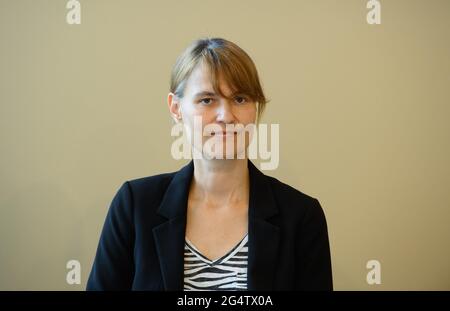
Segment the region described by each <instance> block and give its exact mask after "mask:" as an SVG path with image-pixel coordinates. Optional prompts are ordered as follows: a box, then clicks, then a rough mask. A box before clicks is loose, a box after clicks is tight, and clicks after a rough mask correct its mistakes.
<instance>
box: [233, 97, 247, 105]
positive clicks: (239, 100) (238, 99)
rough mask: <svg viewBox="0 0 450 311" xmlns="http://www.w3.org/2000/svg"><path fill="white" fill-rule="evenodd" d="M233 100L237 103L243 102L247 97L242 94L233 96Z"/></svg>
mask: <svg viewBox="0 0 450 311" xmlns="http://www.w3.org/2000/svg"><path fill="white" fill-rule="evenodd" d="M234 100H235V101H236V102H237V103H238V104H243V103H245V102H246V101H247V99H246V98H245V97H243V96H236V97H235V98H234Z"/></svg>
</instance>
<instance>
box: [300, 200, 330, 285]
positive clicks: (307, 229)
mask: <svg viewBox="0 0 450 311" xmlns="http://www.w3.org/2000/svg"><path fill="white" fill-rule="evenodd" d="M300 228H301V229H300V230H299V233H298V234H299V237H298V239H299V245H298V247H297V250H296V257H297V259H296V260H297V262H299V269H297V272H296V273H297V275H296V285H295V287H296V289H297V290H333V277H332V268H331V255H330V245H329V240H328V229H327V222H326V219H325V214H324V212H323V210H322V207H321V206H320V203H319V201H318V200H317V199H314V200H313V201H312V204H310V206H308V207H307V209H306V211H305V215H304V218H303V222H302V225H301V227H300Z"/></svg>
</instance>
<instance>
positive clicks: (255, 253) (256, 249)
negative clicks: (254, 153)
mask: <svg viewBox="0 0 450 311" xmlns="http://www.w3.org/2000/svg"><path fill="white" fill-rule="evenodd" d="M248 168H249V174H250V200H249V228H248V232H249V235H248V243H249V244H248V245H249V246H248V249H249V252H248V267H247V281H248V284H247V288H248V290H273V289H274V279H275V269H276V266H277V254H278V245H279V240H280V228H279V227H278V226H276V225H274V224H272V223H270V222H269V221H268V219H269V218H270V217H272V216H275V215H276V214H278V208H277V206H276V204H275V200H274V197H273V194H272V189H271V187H270V184H269V180H268V177H267V176H265V175H264V174H263V173H262V172H261V171H259V170H258V169H257V168H256V167H255V166H254V164H253V163H252V162H251V161H248Z"/></svg>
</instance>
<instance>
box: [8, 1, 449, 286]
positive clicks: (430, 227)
mask: <svg viewBox="0 0 450 311" xmlns="http://www.w3.org/2000/svg"><path fill="white" fill-rule="evenodd" d="M80 2H81V4H82V23H81V25H78V26H70V25H68V24H67V23H66V22H65V17H66V16H65V15H66V12H67V9H66V8H65V5H66V1H65V0H60V1H54V0H48V1H36V0H29V1H22V0H10V1H4V0H1V1H0V36H1V38H0V47H1V56H0V69H1V70H0V101H1V105H0V141H1V162H0V174H1V175H0V176H1V179H0V208H1V210H0V243H1V244H0V289H1V290H50V289H58V290H82V289H84V287H85V284H86V280H87V276H88V273H89V271H90V268H91V263H92V260H93V257H94V253H95V250H96V247H97V242H98V236H99V233H100V230H101V227H102V225H103V221H104V217H105V215H106V212H107V208H108V206H109V203H110V202H111V199H112V197H113V195H114V194H115V192H116V191H117V189H118V187H119V186H120V185H121V184H122V183H123V182H124V181H125V180H128V179H133V178H137V177H142V176H147V175H153V174H157V173H161V172H167V171H173V170H176V169H178V168H179V167H181V166H182V165H183V164H184V163H185V161H182V162H179V161H175V160H173V159H172V158H171V156H170V144H171V142H172V138H171V137H170V125H171V120H170V118H169V114H168V111H167V108H166V103H165V99H166V94H167V92H168V81H169V72H170V69H171V66H172V64H173V63H174V61H175V58H176V56H177V55H178V54H179V53H180V52H181V51H182V49H183V48H184V47H185V46H186V45H187V44H188V43H190V42H191V41H192V40H193V39H196V38H199V37H202V36H221V37H224V38H227V39H229V40H232V41H234V42H236V43H237V44H239V45H240V46H241V47H242V48H244V49H245V50H246V51H248V53H249V54H250V55H251V56H252V57H253V59H254V61H255V62H256V64H257V67H258V68H259V72H260V75H261V79H262V81H263V85H264V88H265V91H266V93H267V96H268V97H269V98H270V99H271V102H270V103H269V105H268V108H267V111H266V115H265V116H264V118H263V120H262V121H263V122H268V123H269V122H270V123H279V124H280V132H281V144H280V146H281V151H280V152H281V154H280V166H279V168H278V169H277V170H276V171H268V172H267V171H266V173H267V174H269V175H272V176H275V177H277V178H279V179H281V180H283V181H284V182H286V183H288V184H290V185H292V186H294V187H296V188H298V189H299V190H301V191H303V192H305V193H307V194H310V195H312V196H314V197H317V198H319V200H320V202H321V203H322V206H323V208H324V210H325V212H326V215H327V219H328V225H329V234H330V239H331V247H332V256H333V270H334V283H335V288H336V289H338V290H449V289H450V265H449V263H450V248H449V245H450V243H449V238H450V227H449V220H450V209H449V208H450V191H449V185H450V164H449V159H450V123H449V116H450V61H449V55H450V40H449V38H450V1H447V0H442V1H438V0H432V1H425V0H422V1H412V0H395V1H382V23H381V25H377V26H373V25H368V24H367V22H366V13H367V11H368V10H367V9H366V1H365V0H352V1H337V0H334V1H332V0H328V1H325V0H320V1H318V0H310V1H262V0H254V1H240V0H239V1H199V0H196V1H193V0H190V1H167V0H160V1H148V0H142V1H130V0H128V1H125V0H122V1H112V0H108V1H106V0H104V1H101V0H89V1H87V0H80ZM70 259H77V260H79V261H80V262H81V265H82V284H81V285H72V286H71V285H68V284H66V281H65V277H66V272H67V269H66V267H65V265H66V262H67V261H68V260H70ZM370 259H377V260H379V261H380V262H381V268H382V271H381V272H382V284H381V285H372V286H370V285H368V284H367V283H366V273H367V272H368V270H367V269H366V263H367V261H368V260H370Z"/></svg>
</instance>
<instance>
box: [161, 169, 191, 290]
mask: <svg viewBox="0 0 450 311" xmlns="http://www.w3.org/2000/svg"><path fill="white" fill-rule="evenodd" d="M193 172H194V163H193V161H191V162H189V164H187V165H186V166H184V167H183V168H182V169H181V170H179V171H178V172H176V173H175V175H174V177H173V179H172V181H171V182H170V184H169V186H168V187H167V190H166V192H165V194H164V197H163V199H162V202H161V205H160V206H159V209H158V214H159V215H161V216H164V217H165V218H168V221H166V222H164V223H162V224H161V225H159V226H157V227H155V228H153V237H154V239H155V244H156V250H157V253H158V258H159V262H160V266H161V273H162V278H163V283H164V289H165V290H183V274H184V241H185V232H186V208H187V200H188V196H189V187H190V184H191V180H192V175H193Z"/></svg>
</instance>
